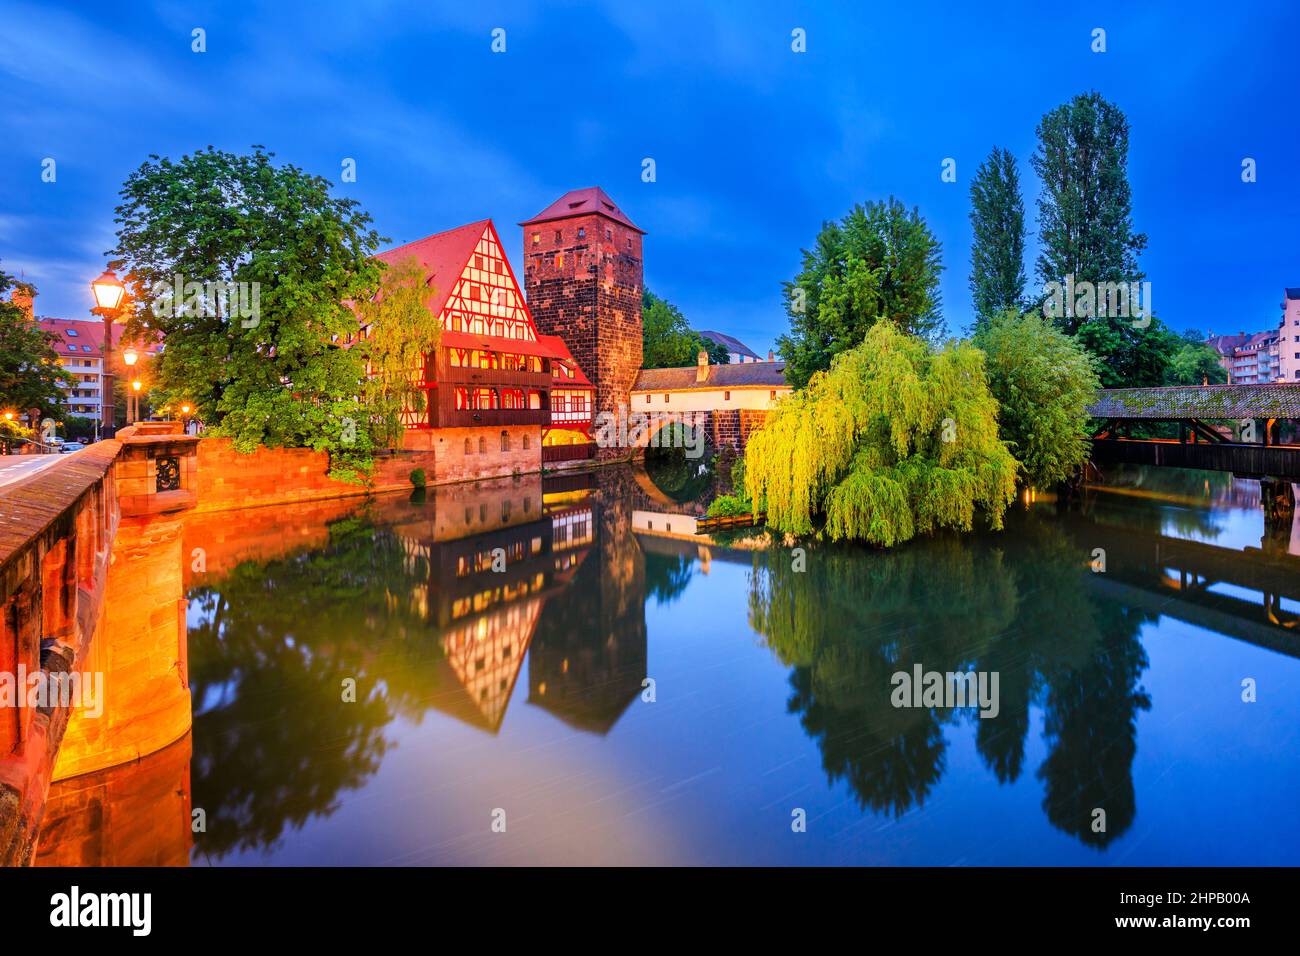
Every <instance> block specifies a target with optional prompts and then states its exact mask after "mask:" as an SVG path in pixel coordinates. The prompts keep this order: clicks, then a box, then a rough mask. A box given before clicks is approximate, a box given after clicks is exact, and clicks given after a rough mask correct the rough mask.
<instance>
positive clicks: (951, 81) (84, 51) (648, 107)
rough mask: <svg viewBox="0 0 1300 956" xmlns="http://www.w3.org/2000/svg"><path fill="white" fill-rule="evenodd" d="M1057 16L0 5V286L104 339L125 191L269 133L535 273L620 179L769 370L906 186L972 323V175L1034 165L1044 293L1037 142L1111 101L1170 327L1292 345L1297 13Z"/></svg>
mask: <svg viewBox="0 0 1300 956" xmlns="http://www.w3.org/2000/svg"><path fill="white" fill-rule="evenodd" d="M1060 6H1064V5H1054V4H1045V3H1023V4H1022V3H1007V4H989V3H978V4H970V5H960V6H959V5H957V4H928V3H924V2H919V0H918V2H908V3H902V4H887V5H880V4H856V3H854V4H849V3H844V4H831V3H811V2H803V3H746V4H710V3H700V2H691V3H682V4H678V3H673V2H667V0H656V2H653V3H649V2H640V3H638V2H630V0H624V2H610V3H550V4H546V5H544V6H543V5H542V4H538V3H519V4H515V3H496V2H492V0H482V2H473V3H456V4H449V3H443V2H438V0H426V2H423V3H418V4H410V5H403V4H398V3H381V2H364V0H349V2H338V3H335V2H329V0H321V2H317V3H307V4H301V5H297V4H292V3H287V2H280V3H265V4H262V3H243V4H239V5H238V9H235V7H236V5H234V4H225V3H218V2H211V3H138V4H131V5H130V7H131V9H128V10H122V9H120V8H119V7H120V5H115V6H114V7H113V8H112V9H111V12H108V13H105V12H101V11H102V9H103V8H102V5H100V4H95V5H93V7H99V8H101V9H100V11H96V10H94V9H93V7H92V5H90V4H86V5H79V4H60V3H42V4H40V5H35V4H33V5H27V4H23V3H13V2H6V3H5V4H4V6H3V8H0V16H2V17H3V29H2V30H0V33H2V34H3V36H4V42H3V43H2V44H0V140H2V141H3V144H4V145H3V147H2V148H0V183H3V192H2V194H0V268H3V269H4V270H5V271H7V272H11V273H19V272H21V273H22V274H23V275H25V277H26V278H28V279H29V280H31V281H34V282H36V283H37V285H38V287H39V293H40V297H39V298H38V300H37V307H38V311H39V312H41V313H42V314H47V315H57V316H64V317H71V318H88V317H89V316H88V314H87V310H88V309H89V307H90V304H91V303H90V301H89V298H90V293H89V288H88V282H89V279H90V278H91V277H93V276H94V275H96V274H97V273H98V271H99V270H100V269H101V268H103V264H104V258H103V255H102V254H103V252H104V251H105V250H107V249H109V248H110V247H111V246H112V244H113V242H112V235H113V230H114V224H113V221H112V219H113V207H114V205H115V204H116V201H117V190H118V188H119V186H120V184H121V182H122V180H123V179H124V178H125V177H126V176H127V175H128V174H129V173H130V171H131V170H132V169H134V168H135V167H136V166H138V165H139V163H140V162H141V161H143V160H144V159H145V157H146V156H147V155H148V154H149V153H160V154H164V155H172V156H179V155H180V154H182V153H185V152H189V151H192V150H194V149H197V148H201V147H203V146H206V145H208V144H212V145H215V146H218V147H221V148H226V149H231V150H244V149H247V147H248V146H249V145H250V144H253V143H261V144H264V145H265V146H267V147H268V148H270V149H272V150H274V151H275V152H276V153H277V155H278V156H279V158H280V159H282V160H286V161H290V162H293V163H296V164H298V165H301V166H303V167H305V168H307V169H309V170H311V171H313V172H316V173H319V174H321V175H324V176H327V177H330V178H332V179H335V180H338V179H339V176H340V169H341V163H342V161H343V159H344V158H348V157H350V158H354V159H355V160H356V162H357V182H355V183H347V184H340V185H339V190H340V192H342V193H343V194H345V195H349V196H353V197H355V198H356V199H358V200H359V201H360V202H361V203H362V205H363V206H364V207H365V208H366V209H368V210H369V211H370V212H371V214H372V215H373V216H374V218H375V221H376V225H377V228H378V229H379V231H380V232H381V233H382V234H384V235H386V236H388V237H390V238H391V239H392V241H393V243H394V244H397V243H400V242H406V241H409V240H412V239H416V238H419V237H421V236H424V235H427V234H429V233H432V232H438V231H441V230H443V229H448V228H451V227H453V226H457V225H460V224H462V223H465V222H470V221H473V220H476V219H480V218H483V217H485V216H490V217H491V218H493V219H494V220H495V221H496V223H497V227H498V229H499V230H500V231H501V233H502V238H503V240H504V241H505V243H506V248H507V252H508V254H509V255H510V256H511V259H512V261H513V262H514V263H515V265H516V266H518V265H519V264H520V263H519V254H520V252H519V251H520V230H519V229H518V227H517V226H516V225H515V223H517V222H519V221H520V220H522V219H524V218H526V217H528V216H531V215H532V214H534V213H536V212H538V211H539V210H541V209H542V208H543V207H544V206H546V205H547V204H548V203H550V202H551V201H552V200H553V199H555V198H556V197H557V196H559V195H560V194H561V193H563V192H564V191H566V190H568V189H570V188H575V187H580V186H589V185H597V184H598V185H601V186H603V187H604V188H605V189H606V190H607V191H608V192H609V193H610V195H611V196H612V197H613V198H614V200H615V201H616V202H618V203H619V204H620V205H621V206H622V207H623V208H624V210H625V211H626V212H627V213H628V215H630V216H631V218H632V219H633V221H635V222H636V223H637V224H638V225H639V226H641V227H642V228H643V229H645V230H647V232H648V233H649V235H648V236H647V240H646V244H645V271H646V280H647V283H648V285H649V286H650V287H651V288H652V289H654V290H655V291H657V292H659V293H660V294H662V295H664V296H666V297H667V298H669V299H670V300H672V301H674V302H676V303H677V304H678V305H679V306H681V308H682V309H683V311H684V312H685V313H686V315H687V317H688V318H689V319H690V320H691V322H692V324H693V325H695V326H696V327H697V328H713V329H718V330H721V331H726V332H729V333H731V334H734V335H737V336H738V337H740V338H742V339H743V340H745V341H746V342H747V343H748V344H749V345H750V346H751V347H753V348H754V349H755V350H756V351H759V352H766V350H767V349H768V348H770V347H771V345H772V343H773V341H774V339H775V337H776V336H777V335H778V334H779V333H780V332H782V331H783V330H784V329H785V328H786V317H785V314H784V311H783V308H782V304H781V298H780V283H781V281H782V280H784V279H787V278H789V277H790V276H792V275H793V274H794V272H795V271H796V270H797V268H798V264H799V255H800V253H799V251H800V249H801V247H804V246H807V245H809V244H810V243H811V241H812V239H813V237H814V236H815V235H816V232H817V230H818V228H819V226H820V225H821V223H822V222H823V221H824V220H827V219H832V218H838V217H839V216H841V215H842V214H843V213H844V212H845V211H846V210H847V209H848V207H849V206H850V205H851V204H853V203H855V202H858V201H863V200H868V199H878V198H884V197H886V196H889V195H891V194H892V195H895V196H897V197H899V198H900V199H901V200H902V201H903V202H905V203H907V204H908V205H915V206H917V207H919V208H920V210H921V212H922V214H923V215H924V216H925V217H926V219H927V220H928V221H929V222H930V224H931V227H932V228H933V230H934V231H935V233H936V235H937V236H938V237H939V239H940V241H941V242H942V243H943V250H944V256H943V258H944V263H945V265H946V271H945V272H944V278H943V302H944V308H943V311H944V315H945V318H946V319H947V322H948V326H949V329H950V330H952V331H954V332H957V331H960V330H961V329H962V328H963V327H964V326H966V325H967V324H968V323H969V321H970V317H971V316H970V294H969V291H968V288H967V273H968V270H969V247H970V225H969V220H968V218H967V216H968V212H969V198H968V187H969V181H970V176H971V175H972V174H973V173H974V171H975V168H976V166H977V165H978V164H979V162H980V161H981V160H982V159H983V158H984V157H985V156H986V155H987V153H988V152H989V150H990V149H991V148H992V147H993V146H994V145H1001V146H1005V147H1007V148H1009V149H1010V150H1012V152H1013V153H1015V155H1016V157H1017V158H1018V159H1019V160H1020V162H1021V167H1022V175H1023V178H1024V183H1023V185H1024V189H1025V201H1026V210H1027V212H1028V213H1029V219H1030V231H1031V255H1030V258H1029V262H1028V263H1027V266H1028V268H1029V271H1030V275H1031V278H1032V261H1033V255H1034V254H1035V253H1036V249H1035V248H1033V243H1032V236H1033V234H1034V233H1035V232H1036V222H1035V217H1034V210H1035V205H1034V203H1035V199H1036V197H1037V192H1038V185H1037V182H1036V181H1035V179H1034V177H1033V175H1032V173H1031V172H1030V170H1029V168H1028V158H1029V156H1030V154H1031V153H1032V151H1033V147H1034V128H1035V126H1036V124H1037V123H1038V120H1039V119H1040V118H1041V116H1042V115H1043V113H1044V112H1046V111H1047V110H1048V109H1050V108H1052V107H1054V106H1056V105H1058V104H1059V103H1062V102H1064V101H1065V100H1067V99H1068V98H1069V97H1070V96H1072V95H1074V94H1075V93H1079V92H1084V91H1086V90H1089V89H1096V90H1098V91H1100V92H1101V93H1102V94H1103V95H1105V96H1106V97H1108V98H1110V99H1112V100H1114V101H1115V102H1116V103H1118V104H1119V106H1120V107H1121V108H1122V109H1124V110H1125V112H1126V113H1127V114H1128V117H1129V120H1130V122H1131V124H1132V139H1131V150H1130V177H1131V180H1132V184H1133V192H1134V207H1135V209H1134V213H1135V214H1134V219H1135V224H1136V226H1137V228H1138V229H1139V230H1140V231H1143V232H1145V233H1147V235H1148V237H1149V249H1148V251H1147V252H1146V253H1145V254H1144V256H1143V258H1142V265H1143V267H1144V269H1145V271H1146V273H1147V276H1148V278H1149V279H1150V281H1151V282H1152V299H1153V302H1154V306H1155V310H1156V312H1157V313H1158V314H1159V315H1160V316H1161V317H1162V318H1164V319H1165V321H1166V322H1168V323H1169V324H1170V325H1172V326H1173V327H1175V328H1178V329H1183V328H1187V327H1196V328H1201V329H1208V330H1213V331H1215V332H1235V331H1240V330H1256V329H1260V328H1264V327H1265V326H1274V325H1276V323H1277V320H1278V318H1279V315H1280V310H1279V303H1280V302H1281V299H1282V288H1283V287H1284V286H1287V285H1290V286H1300V255H1298V252H1300V223H1298V222H1297V219H1298V218H1300V110H1298V109H1297V100H1298V97H1297V93H1300V67H1297V65H1296V57H1297V53H1298V52H1300V6H1297V5H1296V4H1294V3H1286V2H1276V3H1269V2H1261V3H1257V4H1253V5H1251V6H1250V7H1249V8H1247V7H1240V6H1238V7H1225V6H1224V5H1223V4H1221V3H1220V4H1211V3H1204V4H1201V3H1187V2H1179V3H1142V4H1132V3H1115V4H1110V3H1089V4H1071V5H1069V6H1070V9H1068V10H1065V11H1060V10H1058V7H1060ZM995 7H997V8H1000V11H1001V12H996V13H990V12H989V9H984V8H995ZM228 8H229V9H228ZM1049 11H1051V12H1049ZM195 27H201V28H203V29H204V30H206V32H207V52H206V53H201V54H200V53H193V52H191V49H190V47H191V30H193V29H194V28H195ZM496 27H501V28H504V29H505V30H506V52H505V53H504V54H494V53H492V52H491V49H490V44H491V32H492V30H493V29H494V28H496ZM795 27H802V28H804V29H805V30H806V31H807V52H806V53H804V54H795V53H793V52H792V51H791V48H790V45H791V39H790V34H791V30H792V29H794V28H795ZM1097 27H1100V28H1103V29H1105V31H1106V43H1107V51H1106V52H1105V53H1101V54H1098V53H1093V52H1092V51H1091V49H1090V45H1091V42H1092V36H1091V34H1092V30H1093V29H1094V28H1097ZM47 157H50V158H53V159H55V160H56V162H57V180H56V182H54V183H43V182H42V181H41V163H42V160H43V159H45V158H47ZM645 157H652V158H653V159H654V160H655V162H656V167H657V181H656V182H654V183H643V182H642V181H641V162H642V160H643V159H644V158H645ZM946 157H952V158H953V159H955V160H956V161H957V182H956V183H955V184H949V183H943V182H942V181H941V179H940V172H941V164H942V162H943V160H944V159H945V158H946ZM1244 157H1252V158H1254V159H1255V160H1256V161H1257V164H1258V181H1257V182H1255V183H1253V184H1245V183H1243V182H1242V181H1241V162H1242V159H1243V158H1244Z"/></svg>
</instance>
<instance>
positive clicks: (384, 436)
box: [356, 256, 442, 448]
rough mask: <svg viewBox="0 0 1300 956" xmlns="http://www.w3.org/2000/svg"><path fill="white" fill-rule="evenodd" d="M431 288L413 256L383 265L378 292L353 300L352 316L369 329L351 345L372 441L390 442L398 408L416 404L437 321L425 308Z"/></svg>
mask: <svg viewBox="0 0 1300 956" xmlns="http://www.w3.org/2000/svg"><path fill="white" fill-rule="evenodd" d="M433 294H434V290H433V288H432V287H430V286H429V285H427V284H426V281H425V274H424V267H423V266H422V265H421V264H420V261H419V260H418V259H416V258H415V257H414V256H410V257H408V258H406V259H403V260H401V261H400V262H398V263H396V264H395V265H393V266H392V267H390V268H386V269H385V270H384V274H383V277H382V278H381V279H380V282H379V289H378V292H377V293H376V294H375V295H373V296H371V297H369V298H366V299H363V300H361V301H360V302H358V303H357V307H356V309H357V317H358V318H359V319H360V321H361V324H362V325H363V326H366V327H367V328H368V330H369V332H368V335H367V336H366V337H365V338H362V339H360V341H359V342H358V344H357V346H356V347H357V348H359V349H360V351H361V354H362V355H364V356H365V358H366V362H367V365H368V375H367V377H366V381H365V386H364V388H363V392H362V394H363V395H364V397H365V402H366V407H367V409H368V411H369V413H370V423H371V431H372V433H373V435H374V438H375V441H376V442H378V443H379V444H380V445H384V446H387V447H390V448H391V447H396V446H397V445H398V444H399V443H400V442H401V439H402V432H403V430H404V428H405V426H404V425H403V423H402V411H403V410H404V409H418V407H419V403H420V402H421V401H422V400H423V399H424V391H423V390H422V389H421V388H420V386H419V381H420V379H421V378H422V376H421V375H420V370H422V369H423V368H424V362H425V359H426V356H429V355H432V354H436V353H437V349H438V342H439V341H440V340H441V337H442V323H441V322H439V321H438V316H437V315H435V314H434V312H433V309H432V308H431V307H430V300H431V299H432V298H433Z"/></svg>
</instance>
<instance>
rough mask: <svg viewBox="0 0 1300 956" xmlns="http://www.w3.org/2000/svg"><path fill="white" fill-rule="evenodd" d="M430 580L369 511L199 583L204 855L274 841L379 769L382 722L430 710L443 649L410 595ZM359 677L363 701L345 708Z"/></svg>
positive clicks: (198, 743)
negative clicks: (346, 693)
mask: <svg viewBox="0 0 1300 956" xmlns="http://www.w3.org/2000/svg"><path fill="white" fill-rule="evenodd" d="M428 579H429V568H428V567H427V565H426V564H425V562H423V561H422V560H421V559H420V558H418V557H412V556H410V555H408V553H407V549H406V548H405V547H404V546H403V543H402V541H401V539H399V538H398V537H397V536H396V535H395V534H393V533H391V532H387V531H382V530H378V529H376V528H375V527H374V526H373V525H372V524H371V522H370V521H369V520H368V519H367V518H366V516H365V515H364V514H363V515H360V516H356V517H350V518H346V519H343V520H341V521H336V522H334V523H333V524H331V525H330V526H329V541H328V544H327V545H326V546H325V547H323V548H321V549H319V550H314V551H311V552H308V553H305V554H299V555H294V556H292V557H287V558H283V559H278V560H272V561H267V562H254V561H246V562H244V563H241V564H239V565H237V566H236V567H235V568H233V569H232V570H231V571H230V572H229V573H228V574H227V575H225V576H224V577H223V578H222V580H221V581H220V582H217V583H216V584H204V585H201V586H198V587H196V588H194V589H192V590H191V592H190V595H189V597H190V602H191V607H192V608H193V609H194V610H196V611H198V612H199V613H198V615H196V616H197V617H200V618H201V620H200V621H199V622H197V623H194V622H192V623H191V626H190V632H189V645H190V682H191V684H190V686H191V689H192V692H193V696H194V702H195V713H194V735H193V739H194V756H193V764H192V770H193V800H194V803H193V805H194V806H195V807H199V808H202V809H203V810H204V811H205V813H206V818H207V829H206V832H201V833H197V834H195V845H196V849H197V851H198V853H199V854H200V855H202V854H209V855H213V856H222V855H224V854H227V853H230V852H232V851H235V850H244V849H251V848H265V847H270V846H272V845H274V844H275V843H276V842H277V841H279V839H280V838H281V836H282V835H283V833H284V831H285V828H286V827H292V828H294V829H297V828H301V827H302V826H303V824H304V823H306V821H307V820H308V819H309V818H310V817H311V816H313V815H317V814H329V813H332V812H333V811H334V810H335V809H336V808H337V805H338V804H337V800H338V796H339V794H340V793H341V792H342V791H344V790H348V789H355V788H358V787H360V786H361V785H362V784H363V783H364V782H365V780H366V779H367V778H368V777H369V776H370V775H371V774H373V773H374V772H375V771H376V770H377V769H378V767H379V764H380V763H381V761H382V759H383V756H384V753H385V752H386V750H387V749H388V747H389V742H388V741H387V740H386V739H385V737H384V734H383V728H384V727H385V725H386V724H388V723H389V722H390V721H391V720H392V719H393V717H394V715H395V713H402V714H407V715H411V716H415V717H418V715H419V714H421V713H423V711H424V710H425V709H426V707H427V701H428V697H429V693H430V688H431V685H432V684H433V683H434V682H436V680H437V677H438V671H437V669H436V667H435V666H434V665H435V664H436V663H437V662H438V660H439V659H440V658H441V650H440V646H441V645H440V643H439V642H438V641H436V640H429V639H427V638H424V637H422V636H421V635H423V634H427V633H428V630H429V628H428V625H427V624H426V623H425V622H424V621H422V620H421V617H420V615H419V614H418V612H417V609H416V608H415V607H413V606H412V605H411V603H409V602H408V601H407V600H405V598H406V596H407V595H409V594H410V593H411V590H412V588H413V587H415V586H416V585H418V584H420V583H422V582H427V581H428ZM395 658H396V659H398V660H397V661H395V660H394V659H395ZM395 663H400V665H401V666H393V665H394V664H395ZM348 678H351V679H353V680H355V681H356V702H355V703H352V704H348V705H347V706H339V702H340V700H341V695H342V693H343V686H344V680H345V679H348ZM304 713H308V714H310V715H311V719H309V720H304V719H302V715H303V714H304Z"/></svg>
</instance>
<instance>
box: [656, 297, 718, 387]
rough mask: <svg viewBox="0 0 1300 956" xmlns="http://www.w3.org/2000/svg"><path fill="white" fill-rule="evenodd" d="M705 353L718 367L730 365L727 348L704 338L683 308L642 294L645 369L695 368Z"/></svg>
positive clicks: (665, 300)
mask: <svg viewBox="0 0 1300 956" xmlns="http://www.w3.org/2000/svg"><path fill="white" fill-rule="evenodd" d="M701 351H704V352H707V353H708V355H709V361H710V362H712V363H713V364H715V365H725V364H726V363H727V362H728V356H727V349H726V346H724V345H720V344H718V343H716V342H712V341H710V340H709V339H706V338H705V337H704V336H702V335H700V334H699V333H698V332H696V331H695V330H694V329H692V328H691V326H690V323H689V322H687V321H686V316H684V315H683V314H682V310H681V309H679V308H677V306H675V305H673V304H672V303H671V302H669V301H668V300H667V299H661V298H660V297H659V296H657V295H655V294H654V293H653V292H651V291H650V290H649V289H646V290H645V291H644V292H643V293H642V295H641V367H642V368H680V367H682V366H684V365H694V364H695V363H696V360H697V359H698V358H699V354H700V352H701Z"/></svg>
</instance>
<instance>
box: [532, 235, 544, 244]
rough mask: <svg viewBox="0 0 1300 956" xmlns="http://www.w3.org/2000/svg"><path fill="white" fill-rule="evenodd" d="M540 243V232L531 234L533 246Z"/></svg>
mask: <svg viewBox="0 0 1300 956" xmlns="http://www.w3.org/2000/svg"><path fill="white" fill-rule="evenodd" d="M541 241H542V234H541V233H540V232H535V233H533V245H537V244H538V243H539V242H541Z"/></svg>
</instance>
